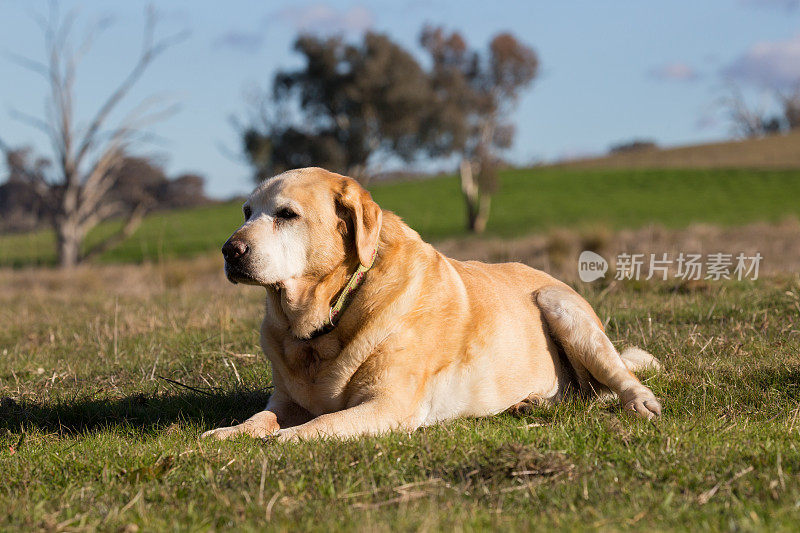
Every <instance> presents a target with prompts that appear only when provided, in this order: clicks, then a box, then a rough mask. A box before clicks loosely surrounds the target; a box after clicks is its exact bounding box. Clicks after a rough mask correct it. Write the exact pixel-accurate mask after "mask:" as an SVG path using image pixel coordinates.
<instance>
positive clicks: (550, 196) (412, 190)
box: [0, 167, 800, 266]
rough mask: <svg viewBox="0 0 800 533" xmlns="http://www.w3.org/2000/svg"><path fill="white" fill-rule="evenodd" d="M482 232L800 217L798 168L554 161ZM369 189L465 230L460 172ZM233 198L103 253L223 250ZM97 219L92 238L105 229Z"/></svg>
mask: <svg viewBox="0 0 800 533" xmlns="http://www.w3.org/2000/svg"><path fill="white" fill-rule="evenodd" d="M502 178H503V186H502V188H501V190H500V191H499V192H498V194H497V195H496V196H495V199H494V201H493V204H492V215H491V218H490V221H489V227H488V233H489V234H491V235H496V236H501V237H511V236H520V235H525V234H529V233H534V232H541V231H546V230H548V229H551V228H555V227H567V228H577V229H583V228H593V227H597V226H604V227H607V228H609V229H618V228H631V227H641V226H644V225H647V224H651V223H656V224H661V225H664V226H667V227H682V226H686V225H688V224H690V223H693V222H708V223H714V224H721V225H738V224H743V223H748V222H754V221H776V220H779V219H781V218H784V217H786V216H800V170H744V169H659V170H639V169H619V168H618V169H582V168H571V167H551V168H534V169H516V170H508V171H505V172H503V174H502ZM370 189H371V191H372V194H373V197H374V198H375V200H376V201H378V203H380V204H381V206H383V207H384V208H386V209H390V210H392V211H395V212H396V213H398V214H400V215H401V216H403V217H404V218H405V220H406V221H407V222H408V223H409V224H410V225H411V226H412V227H413V228H415V229H417V230H418V231H419V232H420V233H421V234H422V236H423V237H425V238H426V239H430V240H438V239H443V238H447V237H453V236H460V235H464V230H463V224H464V222H463V221H464V207H463V203H462V198H461V193H460V189H459V185H458V179H457V178H456V177H454V176H453V177H444V178H436V179H430V180H422V181H411V182H395V183H383V184H375V185H373V186H371V187H370ZM241 217H242V215H241V210H240V205H239V203H238V202H232V203H223V204H218V205H213V206H206V207H201V208H197V209H191V210H179V211H171V212H163V213H156V214H153V215H151V216H149V217H147V218H146V219H145V221H144V223H143V224H142V226H141V227H140V228H139V230H138V231H137V232H136V233H135V234H134V235H133V236H131V238H129V239H128V240H127V241H125V242H124V243H122V244H121V245H120V246H118V247H117V248H115V249H113V250H110V251H108V252H107V253H106V254H105V255H103V256H102V257H100V258H99V260H100V261H101V262H138V261H143V260H150V261H152V260H158V259H159V258H162V257H182V256H189V255H194V254H199V253H205V252H208V251H213V250H217V249H219V247H220V246H221V245H222V243H223V242H224V241H225V239H226V238H227V237H228V236H229V235H230V233H231V232H232V231H233V230H234V229H236V227H237V226H238V225H239V224H240V223H241ZM115 227H116V223H113V222H112V223H108V224H104V225H102V226H100V227H99V228H97V229H96V230H95V232H93V233H92V234H91V235H90V238H89V242H90V243H91V242H92V241H95V240H97V239H99V238H100V237H101V236H102V235H105V234H107V233H108V232H111V231H113V230H114V228H115ZM54 261H55V255H54V247H53V235H52V233H51V232H48V231H42V232H37V233H33V234H24V235H5V236H0V265H15V266H18V265H28V264H51V263H53V262H54Z"/></svg>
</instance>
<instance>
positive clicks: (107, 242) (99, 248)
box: [81, 203, 147, 260]
mask: <svg viewBox="0 0 800 533" xmlns="http://www.w3.org/2000/svg"><path fill="white" fill-rule="evenodd" d="M146 213H147V206H146V205H145V204H144V203H140V204H139V205H137V206H136V208H135V209H134V210H133V211H132V212H131V213H130V214H129V215H128V217H127V219H126V220H125V223H124V224H123V226H122V228H120V230H119V231H118V232H117V233H115V234H113V235H111V236H109V237H108V238H106V239H104V240H103V241H101V242H99V243H97V244H95V245H94V246H92V247H91V248H89V250H87V251H86V253H84V254H83V256H82V257H81V259H82V260H87V259H91V258H92V257H96V256H98V255H100V254H102V253H103V252H105V251H106V250H110V249H111V248H113V247H114V246H116V245H117V244H119V243H121V242H122V241H124V240H125V239H127V238H128V237H130V236H131V235H132V234H133V232H135V231H136V230H137V228H138V227H139V225H140V224H141V223H142V219H143V218H144V215H145V214H146Z"/></svg>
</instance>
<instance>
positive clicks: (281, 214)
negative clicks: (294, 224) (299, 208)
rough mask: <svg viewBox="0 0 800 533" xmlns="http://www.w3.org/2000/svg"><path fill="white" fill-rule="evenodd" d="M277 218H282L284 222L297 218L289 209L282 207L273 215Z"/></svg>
mask: <svg viewBox="0 0 800 533" xmlns="http://www.w3.org/2000/svg"><path fill="white" fill-rule="evenodd" d="M275 216H276V217H277V218H282V219H284V220H290V219H292V218H297V213H295V212H294V211H292V210H291V209H289V208H288V207H284V208H282V209H278V212H277V213H275Z"/></svg>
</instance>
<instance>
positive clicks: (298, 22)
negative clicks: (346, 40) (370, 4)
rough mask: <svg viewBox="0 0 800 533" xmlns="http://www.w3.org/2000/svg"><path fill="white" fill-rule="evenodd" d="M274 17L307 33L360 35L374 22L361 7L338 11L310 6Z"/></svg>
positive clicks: (286, 10)
mask: <svg viewBox="0 0 800 533" xmlns="http://www.w3.org/2000/svg"><path fill="white" fill-rule="evenodd" d="M276 16H277V17H278V18H281V19H283V20H285V21H287V22H289V23H290V24H292V25H293V26H294V27H295V29H296V30H298V31H301V32H307V33H361V32H363V31H365V30H368V29H369V28H370V27H372V25H373V23H374V22H375V17H374V16H373V14H372V12H371V11H370V10H369V9H367V8H365V7H363V6H353V7H351V8H348V9H345V10H338V9H335V8H333V7H331V6H329V5H326V4H311V5H307V6H302V7H289V8H285V9H281V10H280V11H278V12H277V13H276Z"/></svg>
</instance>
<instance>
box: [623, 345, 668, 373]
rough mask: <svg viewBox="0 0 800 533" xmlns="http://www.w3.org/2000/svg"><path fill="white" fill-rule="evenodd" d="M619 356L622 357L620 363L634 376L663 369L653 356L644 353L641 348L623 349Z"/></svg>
mask: <svg viewBox="0 0 800 533" xmlns="http://www.w3.org/2000/svg"><path fill="white" fill-rule="evenodd" d="M619 355H620V357H622V362H623V363H625V366H626V367H628V370H630V371H631V372H633V373H634V374H635V373H636V372H640V371H643V370H651V371H656V372H660V371H661V370H662V369H663V368H664V367H663V366H661V362H660V361H659V360H658V359H656V358H655V356H654V355H653V354H651V353H648V352H645V351H644V350H642V349H641V348H637V347H635V346H630V347H628V348H625V349H624V350H622V352H621V353H620V354H619Z"/></svg>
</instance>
